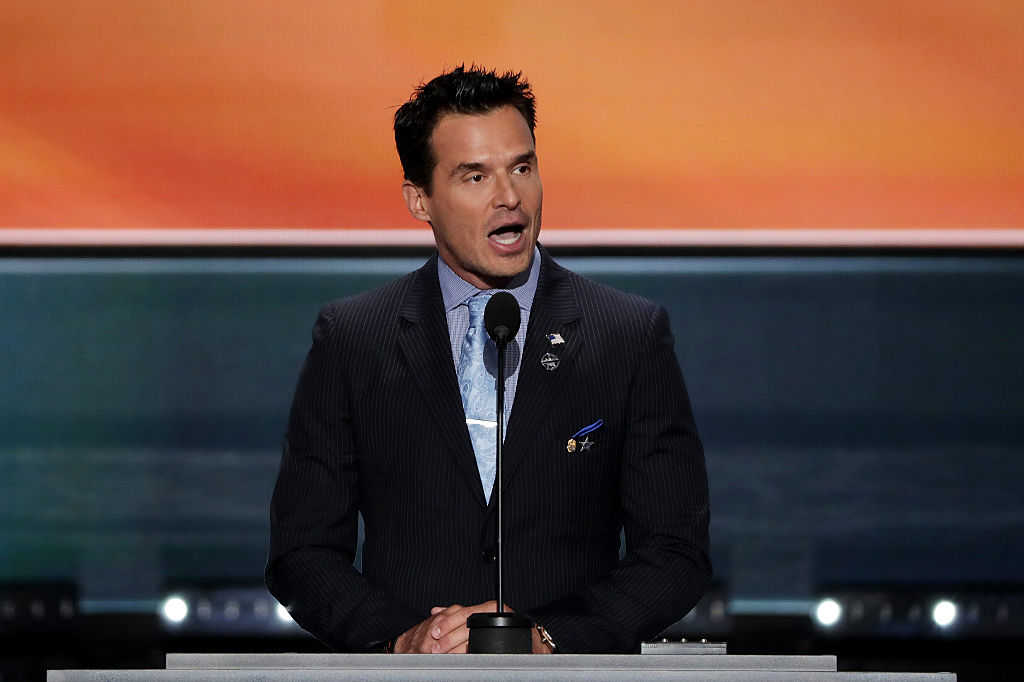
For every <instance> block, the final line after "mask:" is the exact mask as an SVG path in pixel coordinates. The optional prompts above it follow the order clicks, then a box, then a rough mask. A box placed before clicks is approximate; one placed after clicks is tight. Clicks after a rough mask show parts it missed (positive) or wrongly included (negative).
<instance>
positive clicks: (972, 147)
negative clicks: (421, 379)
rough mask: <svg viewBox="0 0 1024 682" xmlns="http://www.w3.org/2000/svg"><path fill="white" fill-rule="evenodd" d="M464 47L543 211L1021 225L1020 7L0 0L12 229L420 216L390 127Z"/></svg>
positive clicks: (3, 173)
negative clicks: (522, 117) (513, 112)
mask: <svg viewBox="0 0 1024 682" xmlns="http://www.w3.org/2000/svg"><path fill="white" fill-rule="evenodd" d="M463 61H465V62H467V63H469V62H478V63H482V64H485V65H488V66H493V67H497V68H499V69H504V68H508V67H511V68H514V69H516V70H519V69H521V70H523V71H524V72H525V74H526V75H527V77H528V78H529V79H530V80H531V82H532V83H533V85H534V89H535V91H536V93H537V97H538V111H539V121H540V123H539V127H538V129H537V137H538V151H539V153H540V158H541V172H542V174H543V178H544V183H545V190H546V191H545V199H546V202H545V226H546V227H548V228H890V227H891V228H999V227H1011V228H1022V227H1024V106H1022V105H1024V4H1022V3H1019V2H1012V1H1010V0H1004V1H1001V2H1000V1H997V0H983V1H978V0H972V1H971V2H967V1H959V2H952V1H950V0H858V1H857V2H851V1H849V0H831V1H830V0H748V1H739V0H731V1H730V0H717V1H716V0H705V1H700V2H683V3H679V2H669V1H667V0H662V1H654V2H650V1H648V2H643V1H640V2H633V3H631V4H628V5H624V4H623V3H621V2H615V3H612V2H588V3H579V4H572V3H552V2H519V3H475V2H463V1H453V0H447V1H442V0H434V1H433V2H421V1H419V0H381V1H379V2H372V3H369V2H367V3H357V2H353V3H351V4H350V3H347V2H338V1H337V0H321V1H315V2H292V3H285V2H280V1H279V0H176V1H172V0H45V1H44V0H0V226H3V227H90V228H96V227H100V228H104V227H123V228H137V227H145V228H178V227H295V228H306V227H315V228H411V227H417V226H418V223H416V222H415V221H413V220H412V218H410V217H409V216H408V214H407V213H406V211H405V209H404V206H403V205H402V203H401V201H400V193H399V183H400V180H401V170H400V166H399V163H398V159H397V155H396V154H395V151H394V143H393V139H392V133H391V117H392V115H393V113H394V110H395V107H397V106H398V105H399V104H401V103H402V102H403V101H404V100H405V99H406V98H407V97H408V95H409V93H410V91H411V89H412V88H413V86H415V85H416V84H417V83H418V82H420V81H421V80H424V79H429V78H430V77H432V76H433V75H436V74H437V73H438V72H439V71H440V70H441V69H442V68H445V67H451V66H453V65H457V64H459V63H461V62H463Z"/></svg>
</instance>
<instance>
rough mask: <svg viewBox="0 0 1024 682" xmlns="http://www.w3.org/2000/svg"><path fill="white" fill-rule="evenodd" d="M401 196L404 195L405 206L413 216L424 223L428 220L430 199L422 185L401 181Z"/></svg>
mask: <svg viewBox="0 0 1024 682" xmlns="http://www.w3.org/2000/svg"><path fill="white" fill-rule="evenodd" d="M402 196H403V197H405V206H406V208H408V209H409V213H411V214H412V217H413V218H415V219H416V220H422V221H423V222H425V223H429V222H430V199H429V197H427V193H426V192H425V191H424V190H423V188H422V187H420V186H419V185H415V184H413V183H411V182H409V181H408V180H406V181H405V182H403V183H402Z"/></svg>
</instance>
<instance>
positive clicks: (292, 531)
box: [266, 308, 421, 651]
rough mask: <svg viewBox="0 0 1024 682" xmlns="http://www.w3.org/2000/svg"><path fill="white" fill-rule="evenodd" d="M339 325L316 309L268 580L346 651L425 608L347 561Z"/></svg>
mask: <svg viewBox="0 0 1024 682" xmlns="http://www.w3.org/2000/svg"><path fill="white" fill-rule="evenodd" d="M337 325H338V321H337V320H335V319H333V316H332V309H330V308H325V309H324V310H322V311H321V313H320V316H319V318H318V319H317V322H316V325H315V326H314V329H313V345H312V348H311V349H310V351H309V354H308V355H307V357H306V361H305V364H304V365H303V367H302V371H301V374H300V376H299V381H298V386H297V388H296V390H295V397H294V400H293V402H292V408H291V412H290V415H289V418H288V431H287V434H286V436H285V441H284V448H283V453H282V456H281V468H280V471H279V473H278V477H277V484H276V485H275V487H274V495H273V498H272V500H271V503H270V553H269V558H268V562H267V569H266V581H267V587H268V588H269V589H270V592H271V593H272V594H273V595H274V597H276V598H277V600H278V601H280V602H281V603H282V604H284V605H285V606H286V607H287V608H288V610H289V612H290V613H291V615H292V617H293V618H294V619H295V621H296V622H297V623H298V624H299V625H301V626H302V627H303V628H305V629H306V630H308V631H309V632H311V633H312V634H313V635H315V636H316V637H317V638H319V639H320V640H321V641H323V642H324V643H326V644H327V645H328V646H330V647H331V648H332V649H335V650H343V651H352V650H365V649H369V648H372V647H375V646H377V645H379V644H380V643H382V642H385V641H387V640H390V639H393V638H395V637H397V636H398V635H399V634H401V633H402V632H404V631H405V630H407V629H408V628H410V627H412V626H413V625H415V624H416V623H418V622H419V621H420V620H421V618H420V616H419V615H417V614H416V613H415V612H414V611H412V610H411V609H409V608H408V607H406V606H405V605H403V604H401V603H399V602H398V601H396V600H395V599H394V598H392V597H391V596H390V595H388V594H386V593H384V592H383V591H381V590H379V589H377V588H375V587H374V586H373V585H372V584H370V582H369V581H368V580H366V578H364V577H363V576H362V575H361V574H360V573H359V572H358V571H356V570H355V568H353V566H352V561H353V558H354V555H355V548H356V542H357V523H358V509H359V486H358V476H359V469H358V457H357V453H356V450H355V441H354V438H353V433H352V412H351V404H350V395H349V392H348V390H347V377H346V373H345V367H344V358H345V353H343V352H342V348H341V344H340V343H339V341H338V338H339V335H338V334H336V333H333V332H335V331H336V328H337Z"/></svg>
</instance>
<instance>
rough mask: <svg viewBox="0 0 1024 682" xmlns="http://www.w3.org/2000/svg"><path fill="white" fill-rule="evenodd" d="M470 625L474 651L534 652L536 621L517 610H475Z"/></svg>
mask: <svg viewBox="0 0 1024 682" xmlns="http://www.w3.org/2000/svg"><path fill="white" fill-rule="evenodd" d="M466 625H468V626H469V653H471V654H529V653H532V652H533V623H531V622H530V619H529V618H526V617H525V616H520V615H518V614H515V613H474V614H473V615H472V616H470V617H469V618H468V619H467V620H466Z"/></svg>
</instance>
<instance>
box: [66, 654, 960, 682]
mask: <svg viewBox="0 0 1024 682" xmlns="http://www.w3.org/2000/svg"><path fill="white" fill-rule="evenodd" d="M395 658H398V659H399V660H401V659H402V658H407V657H405V656H400V657H395ZM553 658H554V657H553ZM638 674H642V675H643V679H644V680H645V682H646V681H648V680H653V681H655V682H658V681H660V680H680V681H682V682H695V681H696V680H706V681H707V682H783V681H784V680H788V681H794V682H803V681H804V680H806V681H808V682H810V681H811V680H816V681H818V682H955V681H956V675H954V674H952V673H884V672H820V671H778V670H642V671H641V670H636V669H633V670H629V669H623V670H598V669H593V668H591V669H586V670H582V669H575V670H574V669H567V668H560V667H554V666H552V667H549V668H546V669H541V668H537V669H534V670H523V669H519V670H502V669H500V668H486V667H478V668H475V669H453V668H447V669H437V670H422V669H420V670H412V669H409V668H401V667H391V668H387V669H384V668H377V669H368V668H366V669H359V670H355V669H353V670H339V669H337V668H335V669H321V670H305V669H298V668H292V669H287V670H256V669H251V670H212V669H207V670H50V671H47V673H46V679H47V682H101V681H102V682H176V681H177V682H193V681H196V680H209V681H210V682H241V681H242V680H247V681H251V682H285V681H286V680H289V681H290V680H294V681H295V682H328V681H335V680H369V681H371V682H372V681H377V680H379V681H381V682H385V681H387V682H390V681H392V680H456V681H457V682H461V681H463V680H479V679H486V680H488V682H503V681H504V680H509V681H513V680H594V681H595V682H619V681H620V680H635V679H637V675H638Z"/></svg>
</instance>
